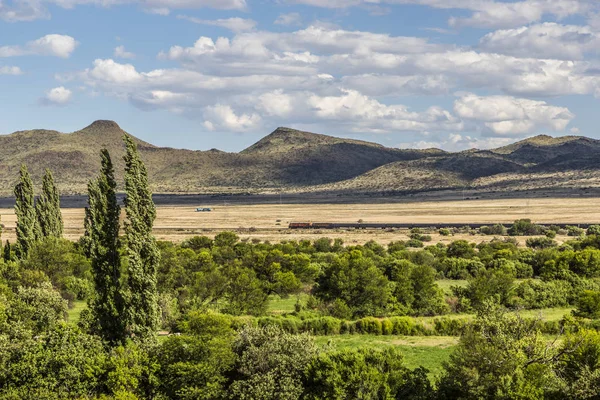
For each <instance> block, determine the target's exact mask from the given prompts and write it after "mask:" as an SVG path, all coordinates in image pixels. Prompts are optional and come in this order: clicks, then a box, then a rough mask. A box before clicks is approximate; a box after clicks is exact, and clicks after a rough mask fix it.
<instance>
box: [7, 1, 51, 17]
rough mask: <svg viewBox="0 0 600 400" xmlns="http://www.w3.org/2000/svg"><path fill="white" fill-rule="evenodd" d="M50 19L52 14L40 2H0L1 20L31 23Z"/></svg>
mask: <svg viewBox="0 0 600 400" xmlns="http://www.w3.org/2000/svg"><path fill="white" fill-rule="evenodd" d="M49 18H50V13H49V12H48V10H47V9H46V8H45V7H44V6H43V5H42V3H41V2H40V1H24V0H15V1H13V2H12V3H10V4H7V3H6V2H4V1H0V20H4V21H7V22H29V21H35V20H38V19H49Z"/></svg>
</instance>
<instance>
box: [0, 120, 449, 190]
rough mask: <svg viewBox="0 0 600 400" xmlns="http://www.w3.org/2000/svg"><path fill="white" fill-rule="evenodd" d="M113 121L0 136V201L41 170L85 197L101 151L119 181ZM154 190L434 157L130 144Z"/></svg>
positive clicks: (357, 144)
mask: <svg viewBox="0 0 600 400" xmlns="http://www.w3.org/2000/svg"><path fill="white" fill-rule="evenodd" d="M124 134H126V132H124V131H123V130H122V129H121V128H120V127H119V125H118V124H117V123H115V122H113V121H95V122H94V123H92V124H91V125H90V126H88V127H86V128H84V129H82V130H80V131H76V132H73V133H60V132H56V131H50V130H42V129H37V130H31V131H20V132H15V133H12V134H10V135H0V195H4V196H6V195H10V194H11V193H12V187H13V186H14V184H15V182H16V179H17V175H18V171H19V168H20V165H21V164H22V163H26V164H27V165H28V166H29V169H30V172H31V175H32V178H33V180H34V182H35V183H36V184H39V181H40V180H41V176H42V175H43V173H44V170H45V169H46V168H50V169H51V170H52V171H53V172H54V175H55V178H56V180H57V184H58V185H59V188H60V190H61V192H62V193H64V194H78V193H85V191H86V187H87V186H86V185H87V182H88V181H89V180H90V179H91V178H93V177H94V176H95V175H96V174H97V171H98V168H99V162H100V159H99V152H100V149H102V148H104V147H106V148H107V149H108V150H109V151H110V153H111V156H112V159H113V162H114V163H115V168H116V172H117V179H118V180H119V182H121V181H122V170H123V161H122V158H123V155H124V149H123V146H122V139H121V138H122V136H123V135H124ZM134 140H135V141H136V142H137V144H138V147H139V150H140V153H141V155H142V158H143V159H144V161H145V162H146V165H147V168H148V173H149V175H150V180H151V182H152V184H153V190H154V191H156V192H163V193H197V192H223V191H237V192H241V191H248V190H250V191H252V190H267V189H273V190H279V188H291V187H298V186H312V185H318V184H326V183H332V182H336V181H339V180H344V179H351V178H354V177H356V176H359V175H361V174H363V173H365V172H368V171H370V170H372V169H374V168H377V167H379V166H382V165H384V164H387V163H390V162H395V161H400V160H415V159H419V158H424V157H428V156H432V155H438V154H444V152H442V151H441V150H439V151H421V150H399V149H390V148H386V147H384V146H381V145H378V144H375V143H369V142H363V141H358V140H351V139H340V138H335V137H331V136H326V135H319V134H314V133H309V132H301V131H297V130H293V129H289V128H278V129H277V130H275V131H274V132H273V133H271V134H270V135H268V136H266V137H265V138H263V139H262V140H260V141H259V142H257V143H256V144H254V145H253V146H251V147H249V148H247V149H246V150H244V151H242V152H240V153H227V152H223V151H219V150H216V149H212V150H209V151H191V150H180V149H172V148H162V147H156V146H153V145H151V144H150V143H147V142H144V141H142V140H139V139H137V138H134Z"/></svg>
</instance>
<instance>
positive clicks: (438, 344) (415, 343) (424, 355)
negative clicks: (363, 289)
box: [315, 335, 458, 377]
mask: <svg viewBox="0 0 600 400" xmlns="http://www.w3.org/2000/svg"><path fill="white" fill-rule="evenodd" d="M315 340H316V342H317V344H321V345H324V344H327V343H331V344H332V345H333V346H335V348H337V349H357V348H360V347H374V348H379V349H382V348H385V347H388V346H394V347H396V348H398V349H399V350H401V351H402V354H403V355H404V362H405V364H406V366H407V367H409V368H417V367H421V366H422V367H425V368H427V369H428V370H429V371H430V376H431V377H435V376H439V375H440V374H441V372H442V363H443V362H444V361H447V360H448V359H449V357H450V354H451V353H452V351H453V349H454V347H455V346H456V344H457V343H458V338H457V337H450V336H375V335H334V336H318V337H316V338H315Z"/></svg>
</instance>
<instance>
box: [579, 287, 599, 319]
mask: <svg viewBox="0 0 600 400" xmlns="http://www.w3.org/2000/svg"><path fill="white" fill-rule="evenodd" d="M575 305H576V307H577V309H576V310H575V311H574V312H573V314H574V315H576V316H578V317H586V318H593V319H597V318H600V291H594V290H584V291H582V292H581V294H580V295H579V297H578V298H577V301H576V303H575Z"/></svg>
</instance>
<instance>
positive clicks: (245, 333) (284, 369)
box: [229, 326, 318, 400]
mask: <svg viewBox="0 0 600 400" xmlns="http://www.w3.org/2000/svg"><path fill="white" fill-rule="evenodd" d="M233 351H234V352H235V354H236V355H237V361H236V363H235V367H234V370H235V372H234V375H233V382H232V384H231V386H230V390H229V392H230V395H229V396H230V398H232V399H252V400H255V399H256V400H259V399H297V398H299V397H300V395H301V394H302V392H303V390H304V386H303V383H302V379H303V372H304V370H305V369H306V368H307V366H308V365H309V364H310V362H311V361H312V359H313V358H314V357H315V356H316V354H317V351H318V350H317V347H316V345H315V344H314V341H313V339H312V338H311V337H310V336H308V335H293V334H289V333H285V332H283V331H281V330H280V329H278V328H276V327H273V326H269V327H265V328H253V327H246V328H244V329H243V330H242V331H241V332H240V334H239V335H238V337H237V338H236V340H235V342H234V344H233Z"/></svg>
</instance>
